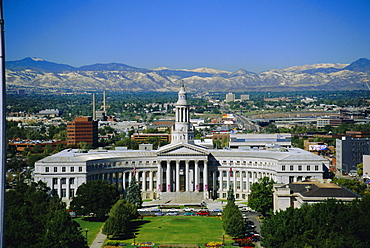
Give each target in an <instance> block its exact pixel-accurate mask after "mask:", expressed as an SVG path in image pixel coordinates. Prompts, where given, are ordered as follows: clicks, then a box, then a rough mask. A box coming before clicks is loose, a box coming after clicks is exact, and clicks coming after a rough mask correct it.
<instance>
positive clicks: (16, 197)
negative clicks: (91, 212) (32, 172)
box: [5, 181, 86, 248]
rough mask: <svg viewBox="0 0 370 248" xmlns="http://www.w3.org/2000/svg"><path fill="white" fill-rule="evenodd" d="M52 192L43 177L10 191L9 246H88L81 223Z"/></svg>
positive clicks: (6, 233)
mask: <svg viewBox="0 0 370 248" xmlns="http://www.w3.org/2000/svg"><path fill="white" fill-rule="evenodd" d="M49 192H50V189H49V188H48V187H46V184H45V183H43V182H41V181H40V182H38V183H34V182H33V183H31V184H30V185H27V184H24V183H22V182H18V183H17V185H16V186H15V188H14V189H12V190H9V191H7V192H6V208H7V210H6V212H5V247H10V248H12V247H66V248H67V247H86V245H85V241H84V237H83V235H82V233H81V231H80V227H79V225H78V223H77V222H75V221H73V220H71V218H70V216H69V214H68V213H67V212H66V211H65V204H64V203H63V202H61V199H60V198H58V197H56V196H54V197H52V196H51V195H50V194H49ZM53 233H54V235H52V234H53ZM56 234H57V236H56Z"/></svg>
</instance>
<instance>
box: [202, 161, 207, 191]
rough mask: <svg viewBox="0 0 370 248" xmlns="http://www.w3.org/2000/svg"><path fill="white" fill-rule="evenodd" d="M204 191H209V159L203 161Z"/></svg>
mask: <svg viewBox="0 0 370 248" xmlns="http://www.w3.org/2000/svg"><path fill="white" fill-rule="evenodd" d="M203 191H204V192H207V191H208V164H207V161H206V160H204V161H203Z"/></svg>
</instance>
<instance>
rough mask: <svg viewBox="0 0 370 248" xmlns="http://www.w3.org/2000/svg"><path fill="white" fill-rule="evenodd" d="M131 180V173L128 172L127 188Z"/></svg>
mask: <svg viewBox="0 0 370 248" xmlns="http://www.w3.org/2000/svg"><path fill="white" fill-rule="evenodd" d="M131 180H132V173H131V172H129V173H128V185H129V186H130V183H131Z"/></svg>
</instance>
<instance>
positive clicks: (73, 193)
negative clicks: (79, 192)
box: [69, 189, 75, 197]
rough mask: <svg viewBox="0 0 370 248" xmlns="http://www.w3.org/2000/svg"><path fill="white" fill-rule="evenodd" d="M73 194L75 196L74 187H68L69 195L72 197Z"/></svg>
mask: <svg viewBox="0 0 370 248" xmlns="http://www.w3.org/2000/svg"><path fill="white" fill-rule="evenodd" d="M74 196H75V189H70V191H69V197H74Z"/></svg>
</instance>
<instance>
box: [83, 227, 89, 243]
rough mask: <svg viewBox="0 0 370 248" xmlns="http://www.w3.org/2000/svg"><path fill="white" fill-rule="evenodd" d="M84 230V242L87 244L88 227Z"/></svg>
mask: <svg viewBox="0 0 370 248" xmlns="http://www.w3.org/2000/svg"><path fill="white" fill-rule="evenodd" d="M84 232H85V237H86V244H87V245H89V242H88V241H87V233H88V232H89V229H88V228H85V229H84Z"/></svg>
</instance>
